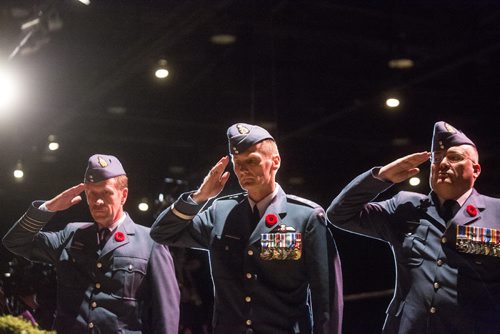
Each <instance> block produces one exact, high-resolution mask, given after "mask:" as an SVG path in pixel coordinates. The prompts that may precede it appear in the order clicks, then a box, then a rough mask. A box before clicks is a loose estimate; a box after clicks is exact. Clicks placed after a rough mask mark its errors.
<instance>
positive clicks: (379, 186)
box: [327, 122, 500, 334]
mask: <svg viewBox="0 0 500 334" xmlns="http://www.w3.org/2000/svg"><path fill="white" fill-rule="evenodd" d="M429 158H431V175H430V186H431V189H432V191H431V193H430V194H429V195H423V194H418V193H413V192H406V191H402V192H399V193H398V194H396V195H395V196H394V197H392V198H390V199H388V200H385V201H380V202H372V201H373V200H374V199H375V198H376V197H377V196H378V194H379V193H381V192H383V191H385V190H387V189H388V188H390V187H391V186H392V185H393V184H395V183H399V182H403V181H405V180H407V179H408V178H410V177H411V176H413V175H415V174H417V173H418V172H419V168H418V166H419V165H420V164H422V163H424V162H425V161H427V160H429ZM480 172H481V166H480V165H479V155H478V151H477V149H476V145H475V144H474V143H473V142H472V141H471V140H470V139H469V138H468V137H467V136H466V135H465V134H464V133H463V132H461V131H459V130H457V129H456V128H454V127H453V126H451V125H450V124H448V123H445V122H437V123H436V124H435V125H434V135H433V139H432V147H431V152H430V153H429V152H420V153H415V154H411V155H408V156H405V157H403V158H400V159H397V160H396V161H394V162H391V163H389V164H388V165H385V166H384V167H377V168H373V169H371V170H369V171H367V172H365V173H363V174H361V175H360V176H358V177H357V178H355V179H354V180H353V181H352V182H351V183H350V184H349V185H347V186H346V187H345V188H344V190H343V191H342V192H341V193H340V195H338V196H337V197H336V198H335V199H334V200H333V202H332V204H331V205H330V207H329V208H328V210H327V213H328V217H329V218H330V219H331V221H332V223H333V224H334V225H336V226H338V227H340V228H341V229H345V230H347V231H350V232H354V233H358V234H363V235H366V236H369V237H373V238H376V239H380V240H383V241H386V242H388V243H389V244H390V246H391V249H392V251H393V253H394V259H395V262H396V279H397V281H396V289H395V293H394V297H393V300H392V302H391V303H390V305H389V308H388V309H387V318H386V322H385V324H384V328H383V332H384V333H419V334H420V333H447V334H449V333H464V334H469V333H500V322H499V320H498V316H499V315H500V219H499V218H500V200H499V199H496V198H492V197H487V196H484V195H480V194H479V193H478V192H477V191H476V190H475V189H474V183H475V181H476V179H477V178H478V177H479V174H480Z"/></svg>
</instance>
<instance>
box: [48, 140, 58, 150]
mask: <svg viewBox="0 0 500 334" xmlns="http://www.w3.org/2000/svg"><path fill="white" fill-rule="evenodd" d="M58 149H59V143H57V142H52V143H49V151H57V150H58Z"/></svg>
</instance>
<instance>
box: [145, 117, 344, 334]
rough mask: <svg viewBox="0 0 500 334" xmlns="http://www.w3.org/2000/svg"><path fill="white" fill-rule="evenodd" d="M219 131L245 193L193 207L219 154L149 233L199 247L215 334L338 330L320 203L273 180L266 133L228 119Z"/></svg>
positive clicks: (273, 149)
mask: <svg viewBox="0 0 500 334" xmlns="http://www.w3.org/2000/svg"><path fill="white" fill-rule="evenodd" d="M227 137H228V141H229V153H230V155H231V157H232V162H233V166H234V173H235V174H236V177H237V178H238V181H239V183H240V186H241V187H242V188H243V189H244V190H245V192H243V193H238V194H234V195H230V196H226V197H221V198H218V199H216V200H215V201H214V202H213V203H212V204H211V205H210V206H209V207H205V208H204V207H203V206H204V205H205V203H206V202H207V201H208V200H209V199H211V198H213V197H215V196H217V195H218V194H219V193H220V192H221V191H222V189H223V188H224V185H225V183H226V182H227V180H228V178H229V172H227V171H226V172H225V169H226V167H227V165H228V164H229V161H230V158H229V157H228V156H225V157H223V158H222V159H220V160H219V162H217V164H216V165H215V166H214V167H213V168H212V169H211V170H210V172H209V173H208V175H207V176H206V177H205V179H204V180H203V183H202V185H201V186H200V187H199V189H198V190H195V191H193V192H190V193H186V194H183V195H181V196H180V198H179V199H178V200H177V201H176V202H175V203H173V205H172V206H171V207H170V208H168V209H167V210H165V211H164V212H163V213H162V214H161V215H160V216H159V217H158V219H157V220H156V222H155V223H154V225H153V227H152V228H151V236H152V237H153V239H155V240H156V241H158V242H160V243H166V244H168V245H172V246H179V247H192V248H201V249H206V250H208V251H209V253H210V262H211V266H212V278H213V282H214V286H215V298H214V299H215V305H214V317H213V328H214V333H215V334H221V333H228V334H240V333H273V334H285V333H286V334H289V333H324V334H326V333H340V331H341V318H342V306H343V304H342V277H341V271H340V262H339V258H338V254H337V249H336V246H335V243H334V240H333V237H332V235H331V233H330V230H329V226H328V224H329V223H328V221H327V220H326V218H325V213H324V210H323V209H322V208H321V207H320V206H319V205H317V204H315V203H313V202H311V201H308V200H305V199H303V198H300V197H296V196H292V195H287V194H285V192H284V191H283V189H282V188H281V187H280V186H279V185H278V184H277V183H276V181H275V177H276V173H277V171H278V169H279V167H280V165H281V158H280V155H279V152H278V148H277V145H276V142H275V141H274V139H273V137H272V136H271V135H270V134H269V132H268V131H266V130H265V129H263V128H261V127H259V126H256V125H250V124H245V123H238V124H234V125H232V126H231V127H229V129H228V131H227Z"/></svg>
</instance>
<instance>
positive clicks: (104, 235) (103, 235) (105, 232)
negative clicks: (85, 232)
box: [97, 228, 111, 249]
mask: <svg viewBox="0 0 500 334" xmlns="http://www.w3.org/2000/svg"><path fill="white" fill-rule="evenodd" d="M110 233H111V231H110V230H109V229H107V228H103V229H101V230H99V232H97V234H98V237H99V248H100V249H102V248H103V247H104V244H105V243H106V241H108V238H109V235H110Z"/></svg>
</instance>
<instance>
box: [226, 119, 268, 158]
mask: <svg viewBox="0 0 500 334" xmlns="http://www.w3.org/2000/svg"><path fill="white" fill-rule="evenodd" d="M265 139H272V140H274V138H273V136H271V135H270V134H269V132H267V130H266V129H264V128H261V127H260V126H258V125H251V124H246V123H236V124H233V125H231V126H230V127H229V128H228V129H227V140H228V142H229V154H240V153H243V152H245V151H246V150H248V148H250V146H252V145H255V144H257V143H259V142H261V141H263V140H265Z"/></svg>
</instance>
